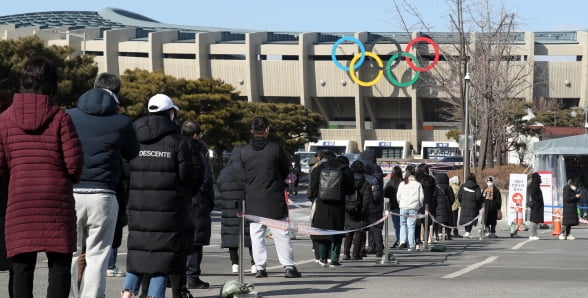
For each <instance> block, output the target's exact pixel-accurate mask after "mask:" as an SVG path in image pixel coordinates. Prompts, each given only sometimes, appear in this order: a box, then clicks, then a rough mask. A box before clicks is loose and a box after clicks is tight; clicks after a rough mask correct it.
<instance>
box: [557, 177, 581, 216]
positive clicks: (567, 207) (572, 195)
mask: <svg viewBox="0 0 588 298" xmlns="http://www.w3.org/2000/svg"><path fill="white" fill-rule="evenodd" d="M578 201H580V198H578V197H576V191H575V190H573V189H572V188H571V187H570V185H569V184H566V185H565V186H564V188H563V218H562V220H561V224H562V225H564V226H577V225H578V224H579V223H580V219H579V218H578Z"/></svg>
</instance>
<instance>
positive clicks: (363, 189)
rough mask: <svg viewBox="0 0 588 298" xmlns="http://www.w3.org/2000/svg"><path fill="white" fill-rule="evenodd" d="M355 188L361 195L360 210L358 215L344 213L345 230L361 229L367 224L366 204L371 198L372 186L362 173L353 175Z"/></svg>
mask: <svg viewBox="0 0 588 298" xmlns="http://www.w3.org/2000/svg"><path fill="white" fill-rule="evenodd" d="M353 178H354V182H353V185H354V186H355V190H354V191H356V190H358V191H359V193H358V195H359V196H360V197H361V200H362V201H361V202H362V204H361V210H362V213H361V215H360V216H351V215H349V214H348V213H346V214H345V230H355V229H361V228H363V227H365V226H366V225H367V224H368V214H369V213H368V212H369V210H368V206H369V202H370V200H372V187H371V186H370V184H369V183H367V181H365V177H364V175H362V174H354V176H353Z"/></svg>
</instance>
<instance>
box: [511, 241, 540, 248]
mask: <svg viewBox="0 0 588 298" xmlns="http://www.w3.org/2000/svg"><path fill="white" fill-rule="evenodd" d="M531 241H535V240H531V239H527V240H526V241H523V242H519V243H517V245H515V246H513V247H512V248H511V249H512V250H517V249H519V248H521V247H523V245H525V244H527V243H529V242H531Z"/></svg>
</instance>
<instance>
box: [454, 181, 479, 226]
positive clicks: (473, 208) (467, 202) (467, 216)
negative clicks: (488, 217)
mask: <svg viewBox="0 0 588 298" xmlns="http://www.w3.org/2000/svg"><path fill="white" fill-rule="evenodd" d="M457 199H458V200H459V203H460V204H461V213H460V214H459V224H460V225H463V224H465V223H468V222H470V221H471V220H472V219H474V218H475V217H476V216H478V214H479V211H480V208H482V203H483V199H484V198H482V191H481V190H480V186H479V185H478V184H476V183H475V182H474V181H471V180H468V181H466V182H465V183H464V184H462V185H461V187H460V188H459V192H458V194H457ZM472 224H473V225H474V226H475V225H476V224H478V220H475V221H474V222H473V223H472Z"/></svg>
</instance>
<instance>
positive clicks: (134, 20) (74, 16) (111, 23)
mask: <svg viewBox="0 0 588 298" xmlns="http://www.w3.org/2000/svg"><path fill="white" fill-rule="evenodd" d="M6 24H14V25H15V26H16V28H21V27H30V26H39V27H40V28H41V29H48V28H60V27H70V28H71V29H82V28H110V29H112V28H124V27H140V28H144V29H147V30H156V31H161V30H180V31H188V32H209V31H229V32H242V33H244V32H250V31H251V30H245V29H232V28H219V27H205V26H184V25H174V24H165V23H161V22H158V21H156V20H154V19H151V18H148V17H145V16H143V15H140V14H137V13H134V12H131V11H127V10H124V9H119V8H111V7H107V8H104V9H102V10H100V11H98V12H96V11H47V12H31V13H22V14H15V15H8V16H0V25H6Z"/></svg>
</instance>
